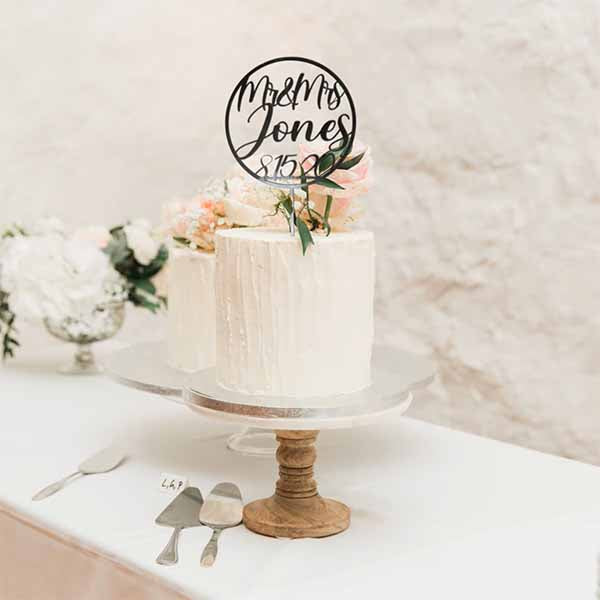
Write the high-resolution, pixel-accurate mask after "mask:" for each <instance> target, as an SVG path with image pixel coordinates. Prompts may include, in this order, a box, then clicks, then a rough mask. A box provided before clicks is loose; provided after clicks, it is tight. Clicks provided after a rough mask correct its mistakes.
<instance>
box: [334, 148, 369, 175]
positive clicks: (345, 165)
mask: <svg viewBox="0 0 600 600" xmlns="http://www.w3.org/2000/svg"><path fill="white" fill-rule="evenodd" d="M364 155H365V153H364V152H361V153H360V154H358V155H357V156H354V157H353V158H349V159H348V160H345V161H344V162H343V163H342V164H341V165H338V169H342V170H343V171H347V170H348V169H351V168H352V167H355V166H356V165H357V164H358V163H359V162H360V161H361V160H362V157H363V156H364Z"/></svg>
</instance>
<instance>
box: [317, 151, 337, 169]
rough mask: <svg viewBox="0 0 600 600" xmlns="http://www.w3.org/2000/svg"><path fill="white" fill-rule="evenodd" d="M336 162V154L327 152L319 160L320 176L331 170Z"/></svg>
mask: <svg viewBox="0 0 600 600" xmlns="http://www.w3.org/2000/svg"><path fill="white" fill-rule="evenodd" d="M334 162H335V152H332V151H327V152H325V154H323V156H321V158H319V162H318V165H317V171H318V173H319V175H320V174H321V173H324V172H325V171H327V170H328V169H331V167H332V166H333V163H334Z"/></svg>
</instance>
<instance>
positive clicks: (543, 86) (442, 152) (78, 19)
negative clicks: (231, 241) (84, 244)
mask: <svg viewBox="0 0 600 600" xmlns="http://www.w3.org/2000/svg"><path fill="white" fill-rule="evenodd" d="M2 4H3V7H2V9H3V10H2V13H3V18H2V24H1V25H0V28H1V29H2V35H0V86H1V89H2V93H1V94H0V132H1V140H2V141H1V143H0V172H1V173H2V177H1V178H0V203H1V204H0V207H1V209H2V217H3V218H10V217H12V216H18V215H23V214H37V213H39V212H43V211H45V212H48V213H57V214H60V215H62V216H64V217H67V218H68V219H69V220H71V221H72V222H74V223H83V222H93V221H104V222H108V223H114V222H116V221H119V220H122V219H124V218H126V217H127V216H136V215H139V214H148V215H153V216H157V215H158V207H159V206H160V204H161V203H162V202H163V201H165V200H168V199H170V198H171V197H173V196H176V195H179V194H187V193H190V192H191V191H193V190H194V189H195V187H196V186H197V185H198V184H199V182H200V181H202V179H203V178H204V177H205V176H207V175H210V174H212V173H218V172H221V171H222V170H223V169H224V168H226V167H227V166H228V165H229V164H230V155H229V152H228V150H227V147H226V143H225V138H224V132H223V112H224V106H225V102H226V99H227V96H228V94H229V93H230V90H231V88H232V86H233V85H234V83H235V82H236V81H237V80H238V79H239V77H240V75H241V74H242V73H243V72H245V71H246V70H247V69H248V68H250V67H251V66H254V65H255V64H257V63H258V62H261V61H263V60H265V59H268V58H271V57H274V56H278V55H284V54H300V55H304V56H309V57H312V58H315V59H317V60H321V61H323V62H324V63H326V64H328V65H330V66H331V67H332V68H333V69H334V70H335V71H337V72H338V73H339V74H340V75H341V76H342V78H343V79H344V80H345V81H346V83H347V84H348V85H349V87H350V89H351V91H352V93H353V96H354V99H355V102H356V104H357V108H358V115H359V135H360V137H361V138H363V139H364V140H365V141H367V142H369V143H370V144H371V145H372V146H373V149H374V155H375V158H376V161H377V165H378V183H377V186H376V189H375V190H374V191H373V193H372V194H371V197H370V214H369V218H368V219H369V224H370V225H371V226H372V227H373V229H375V231H376V233H377V238H378V265H379V273H378V277H379V280H378V289H377V295H378V303H377V318H378V336H379V338H380V339H382V340H383V339H385V340H386V341H389V342H394V343H398V344H401V345H403V346H407V347H410V348H414V349H416V350H418V351H421V352H427V353H429V352H432V353H433V354H434V355H435V357H436V358H437V360H438V361H439V365H440V368H441V372H442V377H441V382H440V383H439V385H437V387H436V388H435V390H434V392H433V393H432V394H430V395H429V396H427V397H426V398H424V399H421V401H420V402H419V403H417V404H416V406H415V408H414V409H413V410H414V412H413V414H416V415H419V416H422V417H423V418H426V419H430V420H433V421H437V422H440V423H446V424H451V425H453V426H456V427H460V428H464V429H469V430H472V431H477V432H481V433H484V434H486V435H490V436H494V437H498V438H502V439H508V440H512V441H516V442H518V443H521V444H524V445H529V446H533V447H536V448H541V449H544V450H549V451H553V452H558V453H561V454H565V455H567V456H575V457H578V458H581V459H584V460H590V461H593V462H596V463H599V464H600V427H599V425H600V404H599V398H598V396H599V394H598V392H599V390H600V375H599V370H600V317H599V300H600V277H599V276H598V265H599V263H600V8H599V6H600V5H599V4H598V2H597V1H596V0H577V1H573V0H554V1H551V0H548V1H545V2H522V1H520V0H504V1H502V2H499V1H497V0H470V1H468V0H446V1H437V2H435V1H428V0H412V1H398V0H396V1H389V2H377V1H376V2H368V3H367V2H355V1H350V0H348V1H345V2H333V1H327V2H319V3H311V2H297V3H287V2H285V3H284V2H281V1H279V2H275V1H273V0H261V1H245V2H237V3H232V2H226V1H221V2H210V3H209V2H200V1H190V2H181V1H174V0H170V1H168V2H144V1H142V0H125V1H123V0H120V1H113V2H85V1H81V0H77V1H70V2H68V1H63V2H60V3H40V2H31V3H28V2H19V3H13V2H8V0H5V1H4V2H3V3H2ZM42 5H43V6H42Z"/></svg>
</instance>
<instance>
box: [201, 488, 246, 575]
mask: <svg viewBox="0 0 600 600" xmlns="http://www.w3.org/2000/svg"><path fill="white" fill-rule="evenodd" d="M243 510H244V504H243V503H242V494H241V492H240V489H239V488H238V486H237V485H235V484H234V483H219V484H218V485H216V486H215V487H214V489H213V491H212V492H211V493H210V494H209V495H208V498H207V499H206V502H205V503H204V504H203V505H202V508H201V509H200V520H201V521H202V523H204V525H207V526H208V527H211V528H212V530H213V533H212V536H211V538H210V541H209V542H208V544H206V547H205V548H204V551H203V552H202V558H201V559H200V564H201V565H202V566H203V567H211V566H212V565H213V563H214V562H215V559H216V558H217V542H218V540H219V536H220V535H221V532H222V531H223V529H227V528H228V527H235V526H236V525H239V524H240V523H241V522H242V512H243Z"/></svg>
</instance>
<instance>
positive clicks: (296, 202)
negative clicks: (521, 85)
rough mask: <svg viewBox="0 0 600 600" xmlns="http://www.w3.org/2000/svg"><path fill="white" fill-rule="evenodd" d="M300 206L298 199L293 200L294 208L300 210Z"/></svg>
mask: <svg viewBox="0 0 600 600" xmlns="http://www.w3.org/2000/svg"><path fill="white" fill-rule="evenodd" d="M301 208H302V202H300V200H295V201H294V210H300V209H301Z"/></svg>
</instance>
